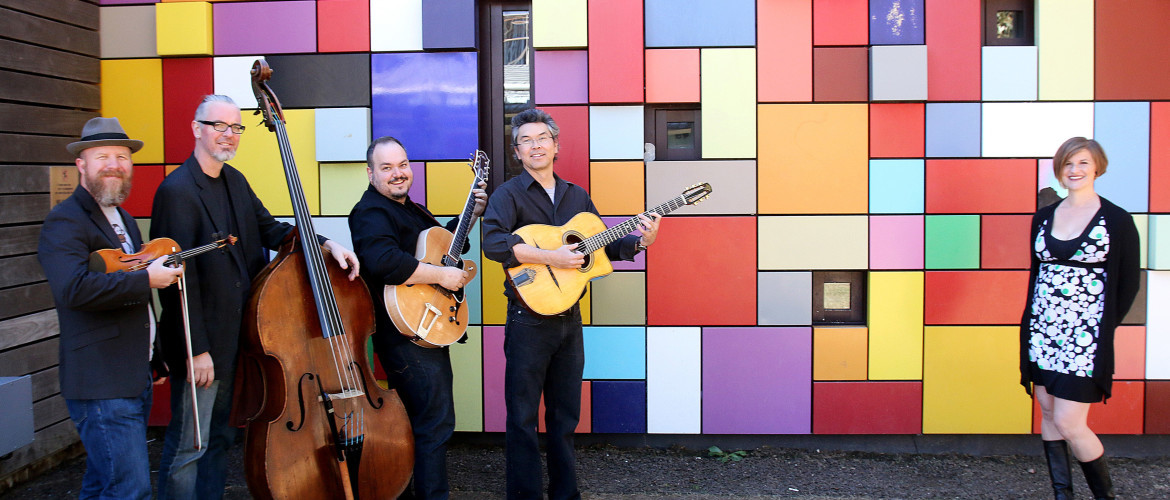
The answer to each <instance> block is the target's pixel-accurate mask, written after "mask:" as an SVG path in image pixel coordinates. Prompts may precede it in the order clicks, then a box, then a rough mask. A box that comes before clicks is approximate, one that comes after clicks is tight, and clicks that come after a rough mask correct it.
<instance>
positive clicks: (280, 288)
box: [244, 60, 414, 500]
mask: <svg viewBox="0 0 1170 500" xmlns="http://www.w3.org/2000/svg"><path fill="white" fill-rule="evenodd" d="M271 74H272V70H271V69H269V67H268V64H267V63H266V62H264V61H262V60H258V61H256V63H255V64H254V65H253V66H252V90H253V91H254V92H255V94H256V100H257V102H258V103H259V105H260V108H259V110H258V111H257V113H262V114H263V116H264V123H265V125H266V126H267V127H268V129H269V130H271V131H273V132H275V133H276V137H277V143H278V144H279V146H280V155H281V160H282V163H283V164H284V172H285V177H286V180H287V182H288V189H289V197H290V198H291V200H292V204H293V213H294V215H295V217H296V229H295V230H294V231H293V234H292V235H291V236H290V237H289V238H288V239H286V240H285V242H284V243H282V245H281V248H280V250H279V253H278V254H277V256H276V258H275V259H274V260H273V261H272V262H270V263H269V264H268V266H267V267H265V268H264V270H263V271H261V273H260V274H259V275H258V276H257V277H256V279H255V280H254V281H253V283H252V295H251V296H250V297H249V299H248V309H247V312H246V314H245V320H244V321H245V324H244V332H245V346H244V349H245V356H246V359H248V360H252V361H253V362H254V363H255V364H257V365H258V368H259V372H260V376H259V378H261V379H262V382H263V385H262V387H263V389H262V392H263V401H262V403H261V404H262V406H261V408H260V409H259V411H258V413H257V414H256V415H254V416H253V417H252V418H251V419H250V420H249V421H248V424H247V437H246V439H245V445H244V473H245V477H246V478H247V481H248V489H249V490H250V491H251V493H252V496H253V497H255V498H261V499H268V498H274V499H302V498H304V499H308V498H312V499H334V498H336V499H340V498H345V499H359V498H364V499H367V500H372V499H383V498H394V497H397V496H398V495H399V494H400V493H402V491H403V490H404V489H405V488H406V484H407V482H408V481H409V480H410V474H411V471H412V469H413V467H414V440H413V437H412V435H411V430H410V421H409V420H408V418H407V415H406V410H405V408H404V407H403V405H402V400H401V399H399V397H398V394H397V392H395V391H393V390H385V389H382V388H381V387H380V386H378V385H377V383H376V382H375V380H374V377H373V372H372V371H371V370H370V361H369V360H370V358H369V356H368V355H367V354H366V346H367V343H368V339H369V336H370V334H371V333H373V331H374V309H373V301H372V300H371V299H370V293H369V290H368V289H367V288H366V285H365V284H364V283H363V282H362V280H361V278H358V279H356V280H354V281H350V280H349V279H348V276H347V275H346V272H345V271H344V270H342V269H341V267H340V266H338V265H337V263H336V261H334V259H333V258H332V257H331V256H329V255H328V253H327V251H325V250H323V249H322V248H321V246H320V245H319V244H318V242H317V239H316V238H317V237H316V231H314V230H313V221H312V218H311V217H310V213H309V208H308V204H307V203H306V201H305V196H304V192H303V190H302V187H301V182H300V177H299V175H298V174H297V168H296V164H295V163H294V161H293V154H292V148H291V146H290V145H289V140H288V134H287V132H286V130H285V127H284V116H283V111H282V110H281V108H280V102H279V101H278V100H277V99H276V95H275V94H273V93H272V89H270V88H269V87H268V84H267V83H266V82H267V81H268V79H269V78H270V77H271Z"/></svg>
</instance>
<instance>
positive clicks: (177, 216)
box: [150, 156, 293, 378]
mask: <svg viewBox="0 0 1170 500" xmlns="http://www.w3.org/2000/svg"><path fill="white" fill-rule="evenodd" d="M220 175H221V176H223V178H224V181H225V182H226V184H227V188H228V194H229V196H230V197H231V204H232V210H233V213H234V214H235V218H236V223H237V224H238V225H239V233H240V234H236V235H235V236H236V237H238V238H239V241H238V242H237V243H236V244H235V245H234V246H228V247H224V248H221V249H219V250H214V251H211V252H208V253H205V254H203V255H200V256H198V257H195V258H193V259H190V260H188V261H187V270H186V275H187V305H188V306H189V307H190V308H191V314H190V324H191V349H192V353H193V354H195V355H199V354H202V353H205V352H210V353H211V359H212V361H213V362H214V363H215V376H216V378H224V377H226V376H227V375H228V374H230V373H231V370H232V369H233V365H234V361H235V357H236V353H237V352H238V346H239V338H240V327H241V322H242V320H243V311H244V307H245V305H246V303H247V300H248V293H249V291H250V289H251V282H252V278H254V277H255V276H256V275H257V274H258V273H259V272H260V271H261V270H262V269H264V266H265V265H266V264H267V263H268V252H267V251H266V250H265V249H266V248H267V249H273V250H275V249H276V248H277V247H278V246H279V244H280V242H281V241H282V240H283V239H284V238H285V236H287V235H288V234H289V233H290V231H291V230H292V229H293V226H292V225H290V224H286V223H283V222H278V221H277V220H276V219H274V218H273V217H272V214H270V213H268V209H266V208H264V204H263V203H261V202H260V199H259V198H257V197H256V193H254V192H252V188H251V186H249V185H248V180H247V179H245V178H244V174H242V173H240V171H239V170H236V169H235V168H233V167H232V166H231V165H227V164H225V165H224V166H223V171H222V172H221V174H220ZM207 183H208V178H207V175H206V174H204V173H203V171H202V170H201V169H200V167H199V162H198V161H196V160H195V157H194V156H191V157H189V158H187V161H185V162H183V165H182V166H180V167H179V168H177V169H175V171H174V172H171V174H170V175H168V176H166V178H165V179H163V182H162V184H161V185H159V187H158V191H157V192H156V193H155V195H154V208H153V211H152V212H151V226H150V236H151V238H160V237H167V238H171V239H173V240H175V242H176V243H178V244H179V247H180V248H183V249H190V248H195V247H197V246H200V245H205V244H207V243H210V242H212V241H213V239H212V235H214V234H215V233H225V234H226V233H227V232H228V227H229V226H228V221H224V220H212V216H211V213H210V212H209V211H208V209H207V203H208V201H209V200H208V199H207V198H206V195H205V193H204V191H203V190H204V189H206V188H207V187H208V185H207ZM159 298H160V300H161V301H162V317H161V319H160V322H159V333H158V334H159V337H160V338H161V340H162V348H163V355H164V356H165V359H166V361H167V364H168V365H169V367H170V370H171V373H173V374H176V375H177V376H179V377H183V376H184V374H185V373H186V369H185V367H186V366H187V362H186V359H187V346H186V342H185V341H184V338H183V337H184V335H183V322H182V321H183V319H182V309H180V307H179V294H178V291H177V290H176V289H174V287H171V288H167V289H165V290H163V291H161V292H160V293H159Z"/></svg>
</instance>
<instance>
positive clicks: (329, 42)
mask: <svg viewBox="0 0 1170 500" xmlns="http://www.w3.org/2000/svg"><path fill="white" fill-rule="evenodd" d="M369 50H370V1H369V0H319V1H318V2H317V52H368V51H369Z"/></svg>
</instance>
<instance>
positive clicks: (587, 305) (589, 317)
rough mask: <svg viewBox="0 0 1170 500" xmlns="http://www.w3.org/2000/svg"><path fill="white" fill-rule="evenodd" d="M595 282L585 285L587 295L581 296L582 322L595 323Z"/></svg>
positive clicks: (584, 323)
mask: <svg viewBox="0 0 1170 500" xmlns="http://www.w3.org/2000/svg"><path fill="white" fill-rule="evenodd" d="M592 299H593V282H590V283H589V284H588V285H585V296H583V297H581V301H580V302H578V304H581V324H582V325H592V324H593V300H592Z"/></svg>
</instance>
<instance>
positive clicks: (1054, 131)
mask: <svg viewBox="0 0 1170 500" xmlns="http://www.w3.org/2000/svg"><path fill="white" fill-rule="evenodd" d="M982 111H983V117H982V122H983V124H982V126H983V156H984V157H990V158H1020V157H1024V158H1027V157H1032V158H1051V157H1052V154H1053V153H1055V152H1056V148H1058V147H1060V145H1061V144H1062V143H1063V142H1064V141H1065V140H1067V139H1068V138H1069V137H1077V136H1081V137H1089V138H1092V137H1093V103H1092V102H987V103H983V108H982Z"/></svg>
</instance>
